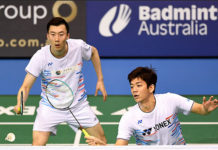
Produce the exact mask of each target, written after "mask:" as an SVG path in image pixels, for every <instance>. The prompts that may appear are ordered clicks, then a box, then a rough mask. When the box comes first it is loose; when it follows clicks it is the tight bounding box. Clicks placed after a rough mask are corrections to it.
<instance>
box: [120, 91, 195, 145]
mask: <svg viewBox="0 0 218 150" xmlns="http://www.w3.org/2000/svg"><path fill="white" fill-rule="evenodd" d="M154 96H155V99H156V105H155V108H154V109H153V111H152V112H149V113H145V112H143V111H141V109H140V108H139V105H138V104H136V105H135V106H133V107H132V108H131V109H130V110H129V111H128V112H127V113H125V114H124V115H123V116H122V118H121V120H120V123H119V129H118V136H117V138H118V139H124V140H129V139H130V137H131V136H134V137H135V139H136V144H138V145H183V144H185V140H184V138H183V136H182V131H181V126H180V122H179V120H178V117H177V113H183V114H185V115H188V113H189V112H190V110H191V107H192V105H193V100H189V99H187V98H185V97H182V96H180V95H177V94H172V93H166V94H155V95H154Z"/></svg>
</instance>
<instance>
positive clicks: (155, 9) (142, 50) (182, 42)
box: [87, 0, 218, 57]
mask: <svg viewBox="0 0 218 150" xmlns="http://www.w3.org/2000/svg"><path fill="white" fill-rule="evenodd" d="M217 20H218V1H196V0H189V1H177V0H174V1H172V0H171V1H164V0H162V1H155V0H152V1H149V0H139V1H135V0H133V1H129V0H126V1H124V0H121V1H97V0H96V1H87V41H88V43H92V44H93V45H95V46H96V47H97V48H98V49H99V52H100V56H103V57H218V46H217V39H218V30H217V27H218V21H217Z"/></svg>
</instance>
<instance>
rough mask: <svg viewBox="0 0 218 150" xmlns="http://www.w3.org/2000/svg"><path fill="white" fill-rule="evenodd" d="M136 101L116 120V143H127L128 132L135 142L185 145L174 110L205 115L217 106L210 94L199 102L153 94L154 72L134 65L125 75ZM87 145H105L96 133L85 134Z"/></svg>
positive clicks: (185, 113)
mask: <svg viewBox="0 0 218 150" xmlns="http://www.w3.org/2000/svg"><path fill="white" fill-rule="evenodd" d="M128 80H129V83H130V87H131V92H132V95H133V97H134V99H135V101H136V102H137V104H136V105H135V106H133V107H132V108H131V110H129V111H128V112H127V113H125V114H124V115H123V116H122V118H121V120H120V123H119V129H118V135H117V141H116V145H128V142H129V140H130V137H131V136H134V137H135V140H136V144H137V145H185V144H186V142H185V139H184V138H183V135H182V130H181V126H180V122H179V120H178V116H177V114H178V113H183V114H184V115H188V114H189V113H190V112H193V113H196V114H200V115H207V114H209V113H210V112H212V111H214V110H215V109H216V108H217V107H218V100H217V99H214V98H213V96H211V97H210V98H209V100H206V98H205V97H203V103H202V104H199V103H196V102H194V101H193V100H190V99H187V98H185V97H182V96H180V95H177V94H173V93H165V94H154V92H155V87H156V82H157V74H156V73H155V71H154V70H153V69H152V68H147V67H138V68H136V69H135V70H133V71H132V72H131V73H130V74H129V75H128ZM85 138H86V139H87V140H86V142H87V143H88V144H89V145H96V144H99V145H105V143H104V142H103V141H101V140H99V139H98V138H96V137H93V136H89V137H85Z"/></svg>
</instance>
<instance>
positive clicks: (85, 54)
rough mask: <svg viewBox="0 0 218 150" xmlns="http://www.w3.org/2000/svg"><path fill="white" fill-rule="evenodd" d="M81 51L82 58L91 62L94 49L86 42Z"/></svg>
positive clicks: (83, 43)
mask: <svg viewBox="0 0 218 150" xmlns="http://www.w3.org/2000/svg"><path fill="white" fill-rule="evenodd" d="M81 50H82V58H83V59H85V60H90V58H91V55H92V47H91V46H90V45H89V44H87V43H86V42H84V41H82V45H81Z"/></svg>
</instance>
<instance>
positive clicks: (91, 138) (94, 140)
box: [85, 136, 106, 146]
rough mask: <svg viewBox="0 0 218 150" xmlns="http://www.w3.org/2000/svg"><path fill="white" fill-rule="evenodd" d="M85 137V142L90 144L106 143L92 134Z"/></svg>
mask: <svg viewBox="0 0 218 150" xmlns="http://www.w3.org/2000/svg"><path fill="white" fill-rule="evenodd" d="M85 139H86V143H87V144H89V145H92V146H97V145H106V144H105V143H104V142H103V141H102V140H100V139H98V138H96V137H94V136H85Z"/></svg>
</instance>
